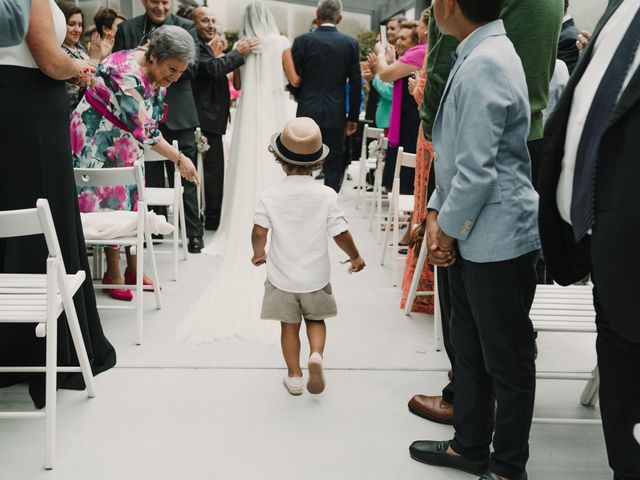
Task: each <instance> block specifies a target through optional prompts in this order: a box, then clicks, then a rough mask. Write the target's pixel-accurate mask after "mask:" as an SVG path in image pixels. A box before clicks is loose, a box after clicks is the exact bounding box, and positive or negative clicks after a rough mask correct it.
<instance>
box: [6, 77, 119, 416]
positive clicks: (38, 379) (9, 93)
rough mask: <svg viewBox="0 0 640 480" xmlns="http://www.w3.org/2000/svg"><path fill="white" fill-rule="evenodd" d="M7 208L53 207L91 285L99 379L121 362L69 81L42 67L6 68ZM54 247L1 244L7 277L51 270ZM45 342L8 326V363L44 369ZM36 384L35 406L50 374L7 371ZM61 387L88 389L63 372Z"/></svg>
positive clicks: (90, 322) (71, 360)
mask: <svg viewBox="0 0 640 480" xmlns="http://www.w3.org/2000/svg"><path fill="white" fill-rule="evenodd" d="M0 145H2V150H3V152H2V162H1V163H0V210H13V209H20V208H33V207H35V204H36V200H37V199H38V198H46V199H47V200H48V201H49V205H50V207H51V214H52V216H53V222H54V224H55V227H56V232H57V234H58V241H59V243H60V248H61V251H62V258H63V259H64V264H65V267H66V269H67V272H70V273H73V272H76V271H78V270H80V269H82V270H84V271H85V272H86V274H87V280H86V281H85V282H84V284H83V286H82V287H81V288H80V289H79V290H78V292H77V293H76V295H75V297H74V301H75V306H76V310H77V313H78V319H79V321H80V329H81V330H82V335H83V338H84V342H85V346H86V349H87V353H88V355H89V361H90V362H91V366H92V370H93V373H94V375H97V374H98V373H100V372H103V371H105V370H107V369H109V368H111V367H113V366H114V365H115V364H116V353H115V350H114V348H113V347H112V346H111V344H110V343H109V341H108V340H107V339H106V337H105V336H104V333H103V331H102V326H101V324H100V317H99V315H98V310H97V308H96V299H95V293H94V290H93V286H92V284H91V274H90V272H89V262H88V259H87V254H86V249H85V243H84V236H83V234H82V225H81V223H80V212H79V209H78V202H77V199H76V188H75V181H74V178H73V163H72V159H71V146H70V141H69V100H68V98H67V94H66V92H65V88H64V83H63V82H60V81H56V80H53V79H51V78H49V77H47V76H46V75H44V74H43V73H41V72H40V71H39V70H37V69H31V68H22V67H14V66H0ZM46 258H47V246H46V244H45V241H44V237H43V236H42V235H38V236H31V237H22V238H16V239H0V272H4V273H44V272H45V270H46ZM58 325H59V329H58V365H60V366H69V365H78V360H77V358H76V353H75V350H74V348H73V342H72V339H71V335H70V333H69V329H68V327H67V324H66V318H65V317H64V315H63V316H61V317H60V319H59V323H58ZM44 361H45V339H44V338H36V336H35V324H0V365H3V366H15V365H25V366H31V365H44ZM26 381H28V382H30V386H29V393H30V394H31V397H32V399H33V402H34V404H35V405H36V406H37V407H38V408H41V407H43V406H44V401H45V394H44V374H4V373H3V374H0V386H3V387H4V386H8V385H12V384H16V383H21V382H26ZM58 387H59V388H69V389H84V381H83V379H82V375H81V374H80V373H72V374H59V375H58Z"/></svg>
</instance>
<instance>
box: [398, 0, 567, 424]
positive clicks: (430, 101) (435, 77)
mask: <svg viewBox="0 0 640 480" xmlns="http://www.w3.org/2000/svg"><path fill="white" fill-rule="evenodd" d="M437 1H441V0H434V3H435V2H437ZM563 15H564V0H504V4H503V6H502V13H501V18H502V21H503V22H504V26H505V30H506V31H507V37H509V39H510V40H511V42H512V43H513V45H514V47H515V49H516V52H517V53H518V55H519V56H520V59H521V61H522V64H523V67H524V72H525V76H526V80H527V88H528V90H529V105H530V107H531V129H530V132H529V137H528V144H527V145H528V147H529V154H530V156H531V166H532V178H533V183H534V186H535V184H536V182H535V179H536V174H537V167H538V162H539V159H540V155H541V151H540V149H541V146H542V137H543V120H542V110H544V109H545V107H546V106H547V100H548V95H549V83H550V82H551V77H552V76H553V71H554V68H555V59H556V54H557V48H558V38H559V36H560V29H561V27H562V18H563ZM457 46H458V41H457V40H456V39H455V38H454V37H451V36H448V35H443V34H442V33H441V32H440V31H439V29H438V27H437V25H436V22H435V18H434V16H433V15H431V18H430V21H429V54H428V58H427V68H426V74H427V83H426V85H425V90H424V100H423V103H422V105H421V106H420V118H421V119H422V129H423V132H424V135H425V136H426V137H427V138H428V139H429V140H430V139H431V131H432V128H433V122H434V120H435V117H436V113H437V111H438V107H439V106H440V100H441V98H442V95H443V93H444V89H445V86H446V83H447V79H448V77H449V72H450V71H451V67H452V66H453V61H452V55H453V54H455V51H456V48H457ZM434 155H435V158H437V155H438V152H435V154H434ZM431 172H433V169H432V170H431ZM433 177H434V175H433V174H432V175H430V178H429V193H428V196H430V195H431V193H432V191H433V189H434V188H435V184H436V183H435V179H434V178H433ZM438 297H439V301H440V311H441V316H442V330H443V336H444V344H445V350H446V352H447V356H448V357H449V360H450V362H451V365H452V370H453V373H455V351H454V348H453V345H452V344H451V341H450V338H449V321H450V298H449V276H448V273H447V269H446V268H438ZM450 378H451V381H450V382H449V384H448V385H447V386H446V387H445V388H444V389H443V390H442V395H437V396H427V395H415V396H413V397H412V398H411V400H410V401H409V410H410V411H411V412H412V413H414V414H416V415H418V416H421V417H423V418H426V419H427V420H431V421H434V422H437V423H443V424H447V425H452V424H453V408H454V407H453V404H454V391H455V388H454V387H455V383H454V378H455V377H454V375H450Z"/></svg>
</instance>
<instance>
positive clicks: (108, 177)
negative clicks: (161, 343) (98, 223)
mask: <svg viewBox="0 0 640 480" xmlns="http://www.w3.org/2000/svg"><path fill="white" fill-rule="evenodd" d="M74 174H75V178H76V185H77V186H79V187H104V186H115V185H136V186H137V188H138V212H137V229H136V235H135V236H133V237H117V238H99V239H86V240H85V243H86V244H87V245H93V246H96V247H101V246H104V245H119V246H121V247H123V246H124V247H135V249H136V254H137V264H136V269H137V275H136V285H135V291H136V295H135V298H134V305H133V306H128V305H126V306H121V305H98V307H99V308H104V309H118V310H135V311H136V344H137V345H140V344H142V318H143V317H142V313H143V304H144V302H143V296H144V295H143V292H144V289H145V288H146V289H149V288H151V289H153V292H154V294H155V297H156V308H158V309H161V308H162V299H161V297H160V289H161V287H160V279H159V278H158V268H157V266H156V257H155V254H154V248H153V240H152V239H151V232H150V231H149V219H148V210H147V203H146V191H145V188H144V181H143V176H142V165H141V164H140V162H135V163H134V165H133V167H122V168H75V169H74ZM101 213H104V212H101ZM114 213H117V212H114ZM87 215H91V214H90V213H89V214H87ZM145 241H146V243H147V249H148V252H149V257H150V260H151V278H152V280H153V287H148V286H147V287H144V285H143V269H144V243H145ZM99 250H100V249H99V248H94V255H99V254H100V253H99ZM94 287H95V288H96V289H107V288H115V289H121V290H123V289H129V288H131V286H130V285H113V284H111V285H103V284H102V283H96V282H94Z"/></svg>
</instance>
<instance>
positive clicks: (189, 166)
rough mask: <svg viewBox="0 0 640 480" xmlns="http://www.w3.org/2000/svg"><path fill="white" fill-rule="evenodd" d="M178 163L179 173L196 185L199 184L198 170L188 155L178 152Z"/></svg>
mask: <svg viewBox="0 0 640 480" xmlns="http://www.w3.org/2000/svg"><path fill="white" fill-rule="evenodd" d="M178 158H179V162H180V164H179V165H178V170H180V175H182V176H183V177H184V178H186V179H187V180H189V181H190V182H193V183H195V184H196V185H200V177H198V171H197V170H196V167H195V166H194V165H193V162H192V161H191V159H190V158H189V157H187V156H186V155H184V154H182V153H181V154H180V156H179V157H178Z"/></svg>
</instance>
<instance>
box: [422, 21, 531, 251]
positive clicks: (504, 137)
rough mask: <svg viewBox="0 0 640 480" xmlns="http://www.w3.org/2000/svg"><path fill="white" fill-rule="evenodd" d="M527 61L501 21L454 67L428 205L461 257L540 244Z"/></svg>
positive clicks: (473, 40)
mask: <svg viewBox="0 0 640 480" xmlns="http://www.w3.org/2000/svg"><path fill="white" fill-rule="evenodd" d="M530 121H531V113H530V109H529V97H528V94H527V81H526V78H525V74H524V69H523V68H522V62H521V61H520V58H519V57H518V54H517V53H516V50H515V48H514V47H513V44H512V43H511V41H510V40H509V39H508V38H507V35H506V31H505V29H504V24H503V22H502V20H496V21H494V22H490V23H488V24H486V25H484V26H483V27H481V28H479V29H478V30H476V31H475V32H474V34H473V36H471V37H469V39H468V40H467V41H466V42H465V44H464V46H463V48H462V51H461V52H460V55H459V57H458V59H457V61H456V63H455V65H454V66H453V69H452V70H451V75H450V76H449V80H448V82H447V85H446V86H445V89H444V94H443V97H442V101H441V103H440V108H439V109H438V113H437V115H436V118H435V121H434V125H433V147H434V151H435V152H437V156H436V157H434V163H433V166H434V168H435V175H436V182H437V185H436V189H435V192H434V193H433V195H431V198H430V199H429V205H428V208H429V209H433V210H437V211H438V212H439V214H438V223H439V224H440V227H441V228H442V230H443V231H444V232H445V233H446V234H447V235H450V236H452V237H454V238H456V239H457V240H458V250H459V251H460V255H461V256H462V257H463V258H464V259H466V260H469V261H472V262H479V263H486V262H498V261H503V260H510V259H513V258H517V257H519V256H521V255H524V254H525V253H528V252H531V251H534V250H537V249H538V248H540V240H539V238H538V194H537V193H536V192H535V190H534V189H533V185H532V183H531V161H530V159H529V152H528V150H527V135H528V134H529V125H530Z"/></svg>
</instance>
